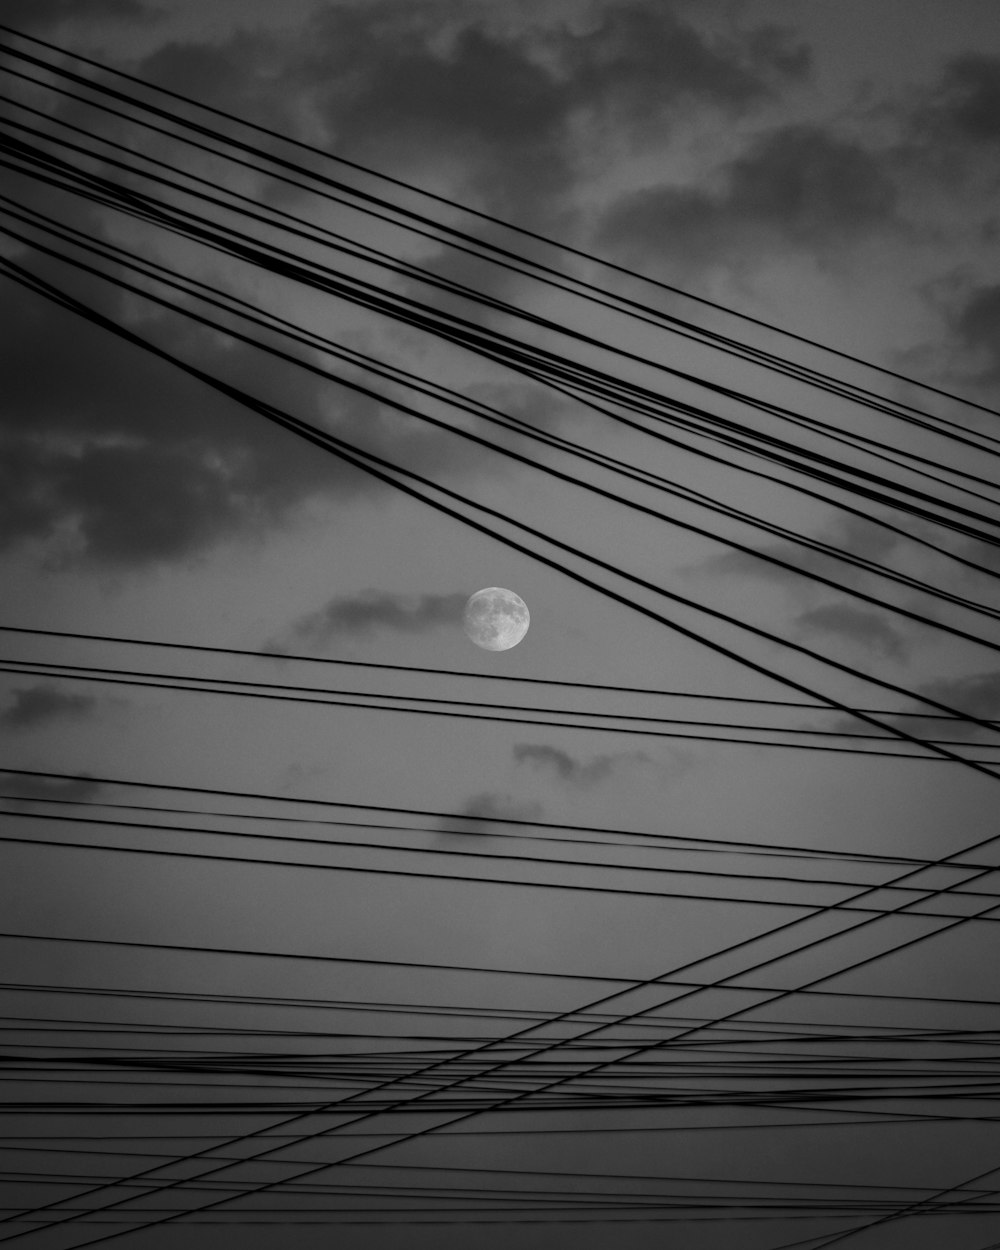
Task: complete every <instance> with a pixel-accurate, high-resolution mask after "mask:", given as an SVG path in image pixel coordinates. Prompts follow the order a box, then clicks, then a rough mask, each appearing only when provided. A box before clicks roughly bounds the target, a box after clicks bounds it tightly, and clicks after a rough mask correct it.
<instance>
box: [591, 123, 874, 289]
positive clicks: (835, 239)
mask: <svg viewBox="0 0 1000 1250" xmlns="http://www.w3.org/2000/svg"><path fill="white" fill-rule="evenodd" d="M895 203H896V192H895V189H894V187H893V185H892V183H891V182H890V181H889V179H888V178H887V176H886V175H885V173H884V172H883V170H882V168H881V166H880V162H879V160H878V158H877V157H876V156H875V155H873V154H871V153H870V152H868V151H866V150H865V149H864V148H862V147H860V146H859V145H857V144H855V143H853V142H851V141H849V140H846V139H841V138H838V137H837V136H836V135H834V134H832V133H831V132H830V131H828V130H824V129H822V128H821V127H818V126H799V125H796V126H785V127H782V128H780V129H777V130H773V131H771V132H770V133H769V134H766V135H764V136H763V137H761V138H760V139H758V140H757V141H756V142H755V143H754V144H753V146H752V147H751V149H750V150H749V152H747V153H745V154H744V155H742V156H739V157H737V158H735V159H734V160H733V161H731V162H730V163H729V164H728V165H727V166H726V167H725V168H724V169H723V170H722V171H721V173H720V176H719V186H718V189H716V190H702V189H701V188H690V187H680V188H678V187H675V186H660V187H651V188H648V189H647V190H644V191H639V192H636V193H634V194H632V195H629V196H627V197H626V198H625V199H624V200H622V201H620V202H619V203H618V204H617V205H616V206H614V207H613V208H612V209H611V210H610V211H609V213H608V214H607V215H606V217H605V219H604V222H603V224H602V226H601V229H600V240H601V243H602V245H603V246H604V247H606V248H608V249H609V250H610V251H612V252H613V253H615V254H616V255H618V256H621V257H623V258H624V259H626V260H628V261H630V262H632V263H642V262H644V261H646V262H648V260H649V259H650V258H654V259H656V260H659V261H662V262H664V263H665V264H667V265H668V266H671V267H673V268H675V269H677V268H680V269H684V268H693V267H703V266H707V265H710V264H713V263H718V262H729V263H732V262H747V261H752V260H756V259H758V258H759V257H760V255H762V254H766V253H768V252H771V251H774V250H776V249H784V248H788V247H793V248H799V249H803V250H806V251H811V252H814V253H818V254H825V253H829V252H830V251H831V250H832V249H837V248H841V247H843V246H845V245H848V244H850V243H853V242H856V241H858V240H861V239H864V238H866V237H868V236H870V235H871V234H872V233H873V232H874V231H877V230H880V229H883V228H884V227H887V226H889V225H891V224H894V223H896V216H895Z"/></svg>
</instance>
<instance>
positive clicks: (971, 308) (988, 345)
mask: <svg viewBox="0 0 1000 1250" xmlns="http://www.w3.org/2000/svg"><path fill="white" fill-rule="evenodd" d="M952 339H953V341H954V342H956V343H957V345H958V347H959V349H960V351H961V352H962V354H963V355H964V356H965V357H966V359H967V360H968V361H969V362H970V369H971V372H972V376H973V379H974V380H975V381H977V382H981V383H994V382H1000V285H994V286H981V287H977V288H976V290H974V291H973V292H972V293H971V294H970V295H969V296H968V297H967V298H966V300H965V303H964V304H963V306H962V307H961V308H960V309H959V310H958V311H957V313H956V314H955V316H954V320H953V322H952Z"/></svg>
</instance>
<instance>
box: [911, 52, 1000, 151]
mask: <svg viewBox="0 0 1000 1250" xmlns="http://www.w3.org/2000/svg"><path fill="white" fill-rule="evenodd" d="M912 127H913V130H914V131H915V132H916V133H917V134H918V135H919V138H920V140H921V141H922V142H923V143H925V144H934V145H937V146H944V145H946V144H954V143H955V142H958V143H961V144H968V145H972V146H975V147H990V148H997V147H1000V58H997V57H994V56H984V55H982V54H981V53H976V52H969V53H965V54H964V55H962V56H958V57H954V58H953V59H952V60H951V61H949V62H948V64H947V66H946V67H945V69H944V72H943V73H942V75H941V78H940V79H939V81H938V82H937V83H936V84H935V86H934V87H933V88H932V90H931V91H930V93H929V95H928V98H927V99H926V100H925V101H924V102H923V103H922V105H921V106H919V107H918V108H917V109H916V110H915V111H914V115H913V119H912Z"/></svg>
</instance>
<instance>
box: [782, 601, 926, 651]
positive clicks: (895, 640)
mask: <svg viewBox="0 0 1000 1250" xmlns="http://www.w3.org/2000/svg"><path fill="white" fill-rule="evenodd" d="M795 620H796V624H797V625H798V626H799V628H800V629H801V630H803V631H804V632H806V633H810V634H815V633H819V634H833V635H836V636H838V637H841V638H846V639H847V640H848V641H849V642H854V643H857V644H858V645H859V646H861V647H863V648H865V649H866V650H868V651H875V652H878V653H879V654H881V655H884V656H887V657H889V658H890V659H902V658H903V657H904V656H905V654H906V651H907V647H906V643H905V641H904V640H903V637H902V635H901V634H900V633H899V631H898V630H896V629H894V628H893V626H891V625H890V624H889V622H888V621H887V620H886V619H885V617H883V616H879V615H878V614H876V613H875V612H866V611H864V610H863V609H862V608H853V607H850V606H849V605H847V604H831V605H830V606H828V607H823V608H813V609H811V610H810V611H808V612H802V613H800V614H799V616H797V617H796V618H795Z"/></svg>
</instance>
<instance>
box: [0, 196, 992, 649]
mask: <svg viewBox="0 0 1000 1250" xmlns="http://www.w3.org/2000/svg"><path fill="white" fill-rule="evenodd" d="M0 201H3V202H4V203H7V204H14V203H16V201H12V200H9V199H8V198H7V197H5V196H0ZM2 211H4V212H6V214H7V215H8V216H10V217H13V218H15V219H16V220H19V221H22V222H26V223H28V224H29V225H33V226H35V228H37V229H42V230H44V231H46V232H47V233H50V234H53V235H55V236H56V237H57V238H60V239H61V240H63V241H64V242H69V243H71V244H72V245H74V246H77V247H81V248H84V249H85V250H87V251H90V252H94V253H95V254H97V255H98V256H101V257H102V258H103V259H108V252H113V253H115V254H116V255H117V256H118V257H119V258H121V257H125V258H126V259H125V260H124V261H123V262H121V263H124V264H125V265H126V267H128V268H130V269H133V270H135V271H137V272H139V273H141V274H144V275H145V276H147V277H154V278H155V279H156V280H158V281H160V282H163V283H164V284H165V285H167V286H169V287H173V288H174V289H176V290H178V291H181V292H183V293H186V294H194V295H195V296H196V297H197V298H198V299H201V300H203V301H204V302H206V303H208V304H210V305H212V306H213V307H215V308H219V309H222V310H223V311H226V312H229V313H233V312H235V314H236V315H237V316H240V317H242V318H244V319H245V320H248V321H250V322H251V323H252V324H255V325H257V326H260V327H263V328H265V329H269V330H275V329H276V328H277V332H279V333H281V334H283V335H284V336H285V337H286V338H290V339H293V340H294V341H297V342H300V343H302V344H304V345H306V346H319V348H320V350H323V351H325V352H327V353H330V354H333V355H334V356H335V357H338V358H340V359H343V360H347V361H348V362H350V363H360V365H361V367H362V368H364V369H366V370H367V371H368V372H370V373H373V374H374V375H375V376H377V377H380V378H382V379H384V380H389V381H390V382H399V381H400V378H399V377H396V376H394V375H396V374H401V375H402V383H401V384H402V385H405V386H407V387H409V388H410V389H411V390H416V391H417V392H419V393H421V394H427V395H430V396H432V397H433V398H437V399H439V400H443V402H445V403H447V404H449V405H450V406H452V407H455V408H458V409H459V410H461V411H465V412H469V413H472V414H473V415H477V416H480V417H483V418H484V419H486V420H487V421H490V422H492V423H495V424H499V425H501V426H502V428H504V429H515V430H516V432H518V433H520V434H522V435H523V436H525V437H528V438H531V439H533V440H535V441H539V442H542V443H544V444H545V445H547V446H552V447H555V448H557V449H561V450H564V451H566V452H568V453H569V454H570V455H573V456H575V457H577V458H582V459H584V460H586V461H588V462H590V463H594V464H597V465H599V466H601V467H603V468H606V469H609V471H612V472H615V473H618V474H619V475H622V476H626V477H629V478H631V479H632V480H635V481H638V482H640V483H642V484H643V485H646V486H651V487H653V488H654V489H656V490H659V491H662V492H665V493H667V494H669V495H674V496H677V497H679V498H681V499H682V500H684V501H685V502H688V503H693V504H694V505H695V506H700V507H703V508H707V509H708V510H710V511H714V512H717V513H720V514H721V515H724V516H728V517H729V518H730V519H735V520H737V521H738V522H740V523H742V524H747V525H751V526H754V527H755V528H759V529H763V530H764V531H765V532H767V533H770V534H773V535H776V536H778V537H780V538H783V539H785V540H786V541H788V542H791V543H793V544H795V545H801V546H804V547H806V548H807V549H809V550H815V551H818V552H821V553H822V554H824V555H826V556H828V557H829V558H831V559H835V560H838V561H840V562H844V563H847V564H850V565H852V566H854V567H858V568H861V569H864V570H865V571H867V572H871V573H874V574H875V575H877V576H879V577H882V578H885V579H888V580H890V581H894V582H898V583H900V584H903V585H906V586H909V587H911V588H913V589H917V590H919V591H921V592H922V593H926V594H930V595H932V596H934V597H936V598H940V599H942V600H944V601H946V602H950V603H953V604H955V605H957V606H960V607H964V608H966V609H968V610H970V611H974V612H977V613H980V614H984V615H987V616H990V617H991V618H997V617H1000V609H994V608H992V607H989V606H987V605H985V604H982V603H978V602H976V601H974V600H970V599H968V598H967V597H964V596H960V595H957V594H954V593H952V592H950V591H945V590H943V589H941V588H938V587H934V586H930V585H929V584H927V583H926V582H923V581H920V580H919V579H916V578H913V577H911V576H909V575H906V574H902V573H899V572H896V571H894V570H892V569H888V568H886V567H885V566H883V565H880V564H878V563H877V562H875V561H871V560H868V559H866V558H862V557H858V556H856V555H854V554H853V553H849V552H845V551H842V550H840V549H839V548H837V547H834V546H832V545H831V544H828V543H825V542H822V541H820V540H817V539H811V538H807V537H805V536H802V535H799V534H796V533H795V532H794V531H791V530H788V529H787V528H785V527H783V526H779V525H775V524H773V523H771V522H765V521H762V520H760V519H759V518H755V517H753V516H752V515H751V514H749V513H746V512H745V511H742V510H740V509H735V508H732V507H730V506H729V505H726V504H724V503H721V502H720V501H718V500H713V499H712V498H711V497H710V496H708V495H705V494H703V493H702V492H697V491H692V490H690V489H689V488H686V487H680V486H679V485H678V484H677V483H672V482H670V480H669V479H667V478H664V477H662V476H661V475H658V474H652V473H650V472H649V471H648V470H644V469H636V468H634V467H632V466H628V465H626V464H625V463H624V462H622V461H620V460H617V459H616V458H614V457H611V456H608V455H606V454H605V453H600V452H593V451H590V450H588V449H585V448H581V447H579V446H578V445H576V444H574V443H572V442H571V441H569V440H567V439H564V438H562V437H561V436H557V435H554V434H550V433H549V432H547V431H538V430H535V429H533V428H531V427H530V425H528V424H527V423H524V422H521V421H520V420H519V419H517V418H509V417H507V416H506V414H503V413H501V412H500V411H499V410H498V409H495V408H492V407H490V406H489V405H487V404H484V403H481V402H479V401H476V402H475V403H470V402H469V401H467V400H466V399H464V398H460V397H458V395H457V392H454V391H451V390H450V389H449V388H447V387H442V386H435V387H433V388H431V387H429V386H427V385H426V384H424V383H423V382H420V381H418V380H417V379H416V378H415V375H413V374H409V373H408V372H407V371H405V370H402V369H399V368H397V367H395V366H392V367H388V366H385V365H384V364H382V363H381V362H377V361H375V360H374V359H373V358H371V357H368V356H365V355H364V353H360V352H356V351H354V350H353V349H345V348H342V347H339V346H337V345H334V344H333V343H332V341H331V340H328V339H325V338H323V337H322V336H319V335H308V336H307V335H304V334H302V333H301V331H299V330H298V329H297V328H296V327H294V326H293V325H292V323H291V322H288V321H286V320H285V319H283V318H280V317H277V316H274V315H272V314H267V316H268V318H269V319H268V320H264V319H263V318H262V317H261V316H260V314H259V312H258V311H256V310H254V308H253V305H251V304H249V303H248V302H247V301H244V300H241V299H239V298H238V297H236V296H233V295H228V294H227V295H226V299H227V300H229V301H231V302H232V303H233V304H235V305H237V307H236V308H235V309H233V308H231V307H229V305H227V304H225V303H223V302H221V301H220V300H219V299H218V298H216V296H217V295H218V292H215V291H213V292H212V293H211V294H206V293H205V292H209V291H211V290H212V289H211V288H209V287H208V286H207V285H206V284H204V283H200V282H198V281H197V280H196V279H192V278H189V277H186V276H185V277H183V279H182V281H178V279H179V278H180V277H181V275H179V274H178V273H177V272H176V271H174V270H171V269H169V268H168V267H167V266H164V265H159V264H157V263H155V262H152V261H146V260H144V261H141V262H140V261H139V260H138V258H137V257H136V256H135V255H134V253H132V252H130V251H129V250H128V249H126V248H121V247H118V246H117V245H115V244H111V243H106V242H102V243H101V244H100V245H99V246H98V245H97V244H95V243H94V242H93V241H91V240H89V239H88V238H87V236H86V235H84V234H83V232H82V231H77V230H75V229H74V228H73V227H69V226H65V225H62V224H61V223H60V224H59V225H58V227H57V226H56V224H55V219H54V218H51V217H48V216H47V215H46V214H43V213H40V212H38V211H37V210H31V213H30V215H25V214H23V213H19V212H16V211H13V210H11V209H9V208H8V209H5V210H2ZM39 221H45V222H48V223H50V224H49V225H39V224H38V223H39ZM71 236H77V237H71ZM80 239H83V240H84V241H83V242H80V241H79V240H80ZM51 254H53V255H59V254H57V253H51ZM60 258H61V259H67V258H65V257H60ZM71 263H72V262H71ZM88 271H89V272H95V271H93V270H88ZM163 274H166V275H167V276H166V277H165V278H164V277H162V276H159V275H163ZM105 276H106V275H105ZM168 306H169V307H171V308H174V309H175V311H176V307H175V306H174V305H168ZM248 310H249V311H248ZM271 322H274V323H276V324H275V325H272V324H271ZM237 337H243V336H240V335H237ZM244 341H246V342H248V343H250V344H252V345H253V346H256V347H258V348H260V349H263V350H265V351H269V352H271V353H272V354H275V355H278V356H280V357H281V358H282V359H284V360H286V361H290V362H291V363H294V364H297V365H299V366H300V367H302V368H306V369H307V370H309V371H310V372H313V373H316V374H318V375H319V376H322V377H324V378H327V379H329V378H330V376H331V375H330V374H329V373H328V372H327V371H326V370H322V369H319V368H317V367H316V366H313V365H311V364H310V363H308V362H305V361H302V360H301V359H299V358H297V357H292V356H289V355H288V354H287V353H285V352H283V351H280V350H278V349H275V348H273V347H269V346H268V345H267V344H264V343H261V342H259V341H258V340H254V339H247V338H244ZM387 369H389V371H388V372H387ZM567 393H568V392H567ZM598 410H599V411H605V410H603V409H598ZM606 415H613V414H606ZM421 419H423V420H430V421H432V423H433V424H437V425H439V426H441V427H442V428H445V429H448V430H449V431H450V432H452V433H458V434H459V435H460V436H465V435H464V434H463V431H462V430H461V429H456V428H455V427H452V426H450V425H449V424H447V423H445V422H437V421H434V420H433V419H432V418H430V417H428V416H427V415H424V416H423V417H422V418H421ZM511 421H513V422H514V423H515V424H514V425H513V426H512V425H511V424H510V422H511ZM629 424H633V423H629ZM635 428H639V429H641V430H643V431H645V427H642V426H636V427H635ZM487 445H488V446H492V447H494V449H496V445H495V444H487ZM500 450H502V449H500ZM505 454H506V453H505ZM532 464H533V466H534V467H536V468H539V467H541V466H539V465H538V464H537V463H536V462H532ZM543 471H547V470H544V469H543ZM570 480H572V481H574V482H575V483H576V484H577V485H582V486H584V487H585V488H587V489H592V487H591V486H590V485H589V484H588V483H585V482H582V483H581V482H580V481H579V480H578V479H570ZM616 498H617V502H620V503H623V504H625V505H627V506H629V507H633V508H637V507H639V505H637V504H635V503H634V501H631V500H627V499H625V498H624V497H621V498H618V497H616ZM639 510H641V511H643V512H646V513H648V514H651V515H654V516H656V517H657V518H658V519H660V520H662V521H664V522H666V523H669V524H672V525H675V526H679V527H680V528H684V529H689V530H691V531H692V532H695V533H698V534H701V535H703V536H706V537H710V538H713V539H715V541H718V542H722V543H724V544H725V545H726V546H730V547H733V548H734V549H736V550H739V551H742V552H744V553H745V554H749V555H752V556H754V557H755V558H757V559H760V560H762V561H763V562H765V563H770V564H775V565H776V566H778V567H781V568H783V569H786V570H789V571H794V572H796V573H798V574H799V575H800V576H803V577H806V578H808V579H810V580H813V581H817V582H819V583H821V584H823V585H826V586H829V587H831V588H833V589H835V590H838V591H840V592H842V593H844V594H847V595H850V596H851V597H854V598H859V599H861V600H863V601H864V602H868V603H874V604H875V605H876V606H879V607H882V608H884V609H888V610H889V611H893V612H896V613H897V614H901V615H904V616H907V617H910V618H911V619H914V620H917V621H919V622H920V623H922V624H925V625H930V626H932V627H935V628H945V629H950V627H949V626H942V624H941V623H940V622H938V621H933V620H931V619H930V618H927V617H925V616H922V615H920V614H917V613H914V612H912V610H909V609H902V608H899V607H898V606H896V605H893V604H891V603H887V602H885V601H883V600H879V599H876V598H874V597H872V596H869V595H867V594H864V593H862V592H860V591H858V590H857V589H855V588H854V587H851V586H846V585H844V584H842V583H840V582H835V581H832V580H830V579H829V578H826V577H824V576H822V575H820V574H819V573H817V572H816V571H814V570H810V569H808V568H805V569H803V568H801V567H799V566H797V565H793V564H790V563H789V562H788V561H786V560H783V559H781V558H780V557H777V556H775V555H773V554H772V553H769V552H767V551H761V550H759V549H757V548H753V547H748V546H746V545H744V544H741V543H738V542H735V541H733V540H730V539H724V538H722V537H721V536H720V535H718V534H716V533H715V532H714V531H710V530H706V529H704V528H703V527H700V526H695V525H692V524H690V523H688V522H683V521H680V520H678V519H676V518H673V517H669V518H668V517H667V516H666V515H665V514H662V513H659V512H656V511H654V510H650V509H646V508H639ZM934 550H939V549H938V548H936V547H934ZM976 567H977V568H978V566H976ZM960 636H962V637H965V638H967V639H968V640H969V641H973V642H979V643H982V644H984V645H987V646H989V645H990V643H989V640H986V639H982V638H981V637H979V636H978V635H971V634H967V633H964V632H962V633H961V635H960Z"/></svg>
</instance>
